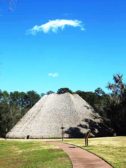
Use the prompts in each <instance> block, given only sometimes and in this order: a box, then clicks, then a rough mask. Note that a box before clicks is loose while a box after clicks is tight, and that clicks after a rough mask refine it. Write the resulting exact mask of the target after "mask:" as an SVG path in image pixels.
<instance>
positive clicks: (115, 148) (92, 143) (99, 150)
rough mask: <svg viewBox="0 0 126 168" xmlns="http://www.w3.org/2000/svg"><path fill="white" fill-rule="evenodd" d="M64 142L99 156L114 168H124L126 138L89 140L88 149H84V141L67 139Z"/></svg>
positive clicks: (125, 163) (125, 161)
mask: <svg viewBox="0 0 126 168" xmlns="http://www.w3.org/2000/svg"><path fill="white" fill-rule="evenodd" d="M65 142H67V143H71V144H74V145H77V146H80V147H82V148H84V149H86V150H88V151H91V152H93V153H95V154H97V155H99V156H100V157H102V158H104V159H105V160H106V161H108V162H109V163H110V164H111V165H113V167H114V168H126V137H106V138H90V139H89V147H84V139H70V140H69V139H67V140H65Z"/></svg>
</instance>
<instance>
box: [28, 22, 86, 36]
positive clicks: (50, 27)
mask: <svg viewBox="0 0 126 168" xmlns="http://www.w3.org/2000/svg"><path fill="white" fill-rule="evenodd" d="M66 26H71V27H74V28H76V27H79V28H80V29H81V31H84V30H85V29H84V27H83V24H82V21H80V20H66V19H56V20H50V21H48V22H47V23H45V24H42V25H35V26H34V27H33V28H32V29H30V30H29V33H30V34H32V35H35V34H37V33H38V32H43V33H48V32H50V31H52V32H54V33H56V32H57V31H58V30H59V29H61V30H63V29H64V28H65V27H66Z"/></svg>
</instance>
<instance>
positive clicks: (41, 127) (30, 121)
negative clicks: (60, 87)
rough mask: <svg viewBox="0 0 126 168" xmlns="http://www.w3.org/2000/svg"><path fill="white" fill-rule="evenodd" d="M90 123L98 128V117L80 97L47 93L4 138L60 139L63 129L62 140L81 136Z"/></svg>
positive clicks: (99, 120)
mask: <svg viewBox="0 0 126 168" xmlns="http://www.w3.org/2000/svg"><path fill="white" fill-rule="evenodd" d="M90 122H91V123H97V124H96V125H98V123H100V122H101V118H100V117H99V115H98V114H97V113H95V112H94V110H93V108H92V107H91V106H90V105H89V104H88V103H87V102H86V101H84V100H83V99H82V98H81V97H80V96H79V95H77V94H70V93H65V94H50V95H45V96H43V97H42V98H41V99H40V100H39V101H38V102H37V103H36V104H35V105H34V106H33V107H32V108H31V109H30V110H29V111H28V112H27V113H26V114H25V115H24V117H23V118H22V119H21V120H20V121H19V122H18V123H17V124H16V125H15V126H14V128H12V130H11V131H10V132H9V133H7V135H6V137H8V138H27V137H29V138H60V137H62V127H64V128H63V131H64V137H76V136H75V135H74V134H77V136H80V135H82V136H83V134H84V133H85V132H86V131H87V129H89V128H90V125H89V123H90ZM95 131H96V132H97V131H98V130H97V129H96V130H95Z"/></svg>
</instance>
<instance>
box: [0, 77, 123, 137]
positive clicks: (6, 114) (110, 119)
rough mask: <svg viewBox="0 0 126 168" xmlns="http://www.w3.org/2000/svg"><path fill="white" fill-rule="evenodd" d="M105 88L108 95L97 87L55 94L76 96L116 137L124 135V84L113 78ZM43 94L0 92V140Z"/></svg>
mask: <svg viewBox="0 0 126 168" xmlns="http://www.w3.org/2000/svg"><path fill="white" fill-rule="evenodd" d="M107 88H108V89H109V90H110V92H109V93H105V92H104V91H103V90H102V89H101V88H97V89H96V90H95V91H94V92H86V91H81V90H78V91H76V92H73V91H72V90H70V89H69V88H60V89H58V91H57V94H63V93H66V92H69V93H71V94H74V93H76V94H78V95H80V96H81V97H82V98H83V99H84V100H86V101H87V102H88V103H89V104H90V105H91V106H92V107H93V108H94V110H95V112H97V113H99V114H100V116H102V117H103V119H104V120H105V122H107V124H108V125H109V126H110V127H111V128H113V130H114V132H115V133H116V134H117V135H126V84H125V83H124V82H123V75H120V74H116V75H114V76H113V83H108V86H107ZM52 93H54V92H53V91H48V92H47V93H46V94H47V95H49V94H52ZM43 95H44V94H41V95H40V94H38V93H37V92H35V91H28V92H26V93H25V92H18V91H15V92H10V93H9V92H7V91H0V137H4V136H5V135H6V133H7V132H8V131H9V130H10V129H11V128H12V127H13V126H14V125H15V124H16V123H17V122H18V120H19V119H20V118H21V117H22V116H23V115H24V114H25V113H26V112H27V111H28V110H29V109H30V108H31V107H32V106H33V105H34V104H35V103H36V102H37V101H38V100H39V99H40V98H41V97H42V96H43Z"/></svg>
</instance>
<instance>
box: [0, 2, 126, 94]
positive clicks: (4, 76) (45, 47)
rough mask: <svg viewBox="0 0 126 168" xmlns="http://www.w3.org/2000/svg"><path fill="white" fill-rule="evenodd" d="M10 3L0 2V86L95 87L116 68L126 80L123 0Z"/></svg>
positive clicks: (43, 88)
mask: <svg viewBox="0 0 126 168" xmlns="http://www.w3.org/2000/svg"><path fill="white" fill-rule="evenodd" d="M12 2H13V4H8V1H7V0H2V1H0V88H1V89H2V90H8V91H15V90H19V91H28V90H36V91H37V92H39V93H41V92H46V91H48V90H53V91H56V90H57V89H59V88H61V87H69V88H70V89H72V90H74V91H75V90H85V91H94V90H95V89H96V88H97V87H101V88H103V89H105V87H106V85H107V83H108V82H109V81H111V80H112V76H113V74H115V73H121V74H123V75H124V80H125V78H126V66H125V64H126V9H125V7H126V1H125V0H102V1H100V0H89V1H87V0H74V1H73V0H63V1H59V0H53V1H51V0H46V1H39V0H36V1H35V0H27V1H26V0H13V1H12ZM35 26H36V27H35Z"/></svg>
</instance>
